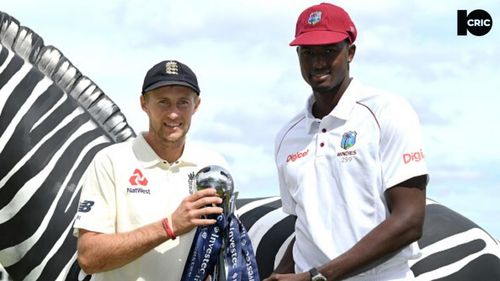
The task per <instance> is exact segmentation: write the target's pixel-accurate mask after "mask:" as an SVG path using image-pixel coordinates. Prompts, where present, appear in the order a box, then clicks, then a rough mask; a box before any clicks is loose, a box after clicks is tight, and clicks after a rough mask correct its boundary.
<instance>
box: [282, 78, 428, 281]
mask: <svg viewBox="0 0 500 281" xmlns="http://www.w3.org/2000/svg"><path fill="white" fill-rule="evenodd" d="M313 103H314V97H313V96H312V95H311V97H310V98H309V100H308V102H307V108H306V110H305V112H303V113H301V114H299V115H297V116H296V117H295V118H293V119H292V120H291V121H290V122H289V123H288V124H287V125H286V126H285V127H284V128H283V129H282V130H281V132H280V133H279V134H278V136H277V138H276V147H275V157H276V158H275V160H276V165H277V168H278V173H279V183H280V192H281V197H282V202H283V210H284V211H285V212H286V213H289V214H292V215H296V216H297V221H296V225H295V235H296V241H295V246H294V249H293V255H294V259H295V262H296V271H297V272H304V271H307V270H309V269H310V268H311V267H313V266H319V265H323V264H325V263H327V262H328V261H330V260H332V259H334V258H335V257H337V256H339V255H340V254H342V253H344V252H346V251H347V250H349V249H350V248H351V247H352V246H353V245H354V244H355V243H357V242H358V241H359V240H360V239H361V238H362V237H364V236H365V235H366V234H367V233H368V232H369V231H371V230H372V229H373V228H375V227H376V226H377V225H379V224H380V223H381V222H382V221H384V220H385V219H386V218H387V217H388V216H389V211H388V208H387V204H386V200H385V197H384V192H385V191H386V190H387V189H388V188H390V187H392V186H394V185H396V184H398V183H401V182H403V181H405V180H407V179H410V178H412V177H415V176H418V175H424V174H427V167H426V164H425V161H424V156H423V155H424V154H423V152H422V151H423V150H422V140H421V132H420V124H419V121H418V117H417V115H416V114H415V112H414V110H413V109H412V108H411V106H410V105H409V104H408V103H407V102H406V101H405V100H404V99H402V98H400V97H398V96H394V95H391V94H387V93H383V92H379V91H376V90H373V89H369V88H365V87H364V86H362V85H360V84H358V83H357V82H356V81H355V80H352V81H351V83H350V85H349V87H348V88H347V90H346V92H345V93H344V95H343V96H342V98H341V99H340V101H339V103H338V105H337V106H336V107H335V108H334V109H333V111H332V112H331V113H330V114H329V115H327V116H325V117H323V118H322V119H317V118H314V117H313V115H312V113H311V109H312V105H313ZM417 254H418V246H417V245H416V244H415V243H414V244H412V245H410V246H408V247H406V248H404V249H403V250H402V251H401V252H400V253H399V254H397V255H396V256H395V257H394V258H392V259H391V260H389V261H387V262H386V263H384V264H382V265H380V266H378V267H377V268H375V269H372V270H370V272H366V273H364V274H370V275H372V274H377V273H378V272H380V271H382V270H384V268H385V269H387V268H389V267H391V266H394V265H395V264H400V263H406V262H407V260H408V259H410V258H412V257H414V256H415V255H417Z"/></svg>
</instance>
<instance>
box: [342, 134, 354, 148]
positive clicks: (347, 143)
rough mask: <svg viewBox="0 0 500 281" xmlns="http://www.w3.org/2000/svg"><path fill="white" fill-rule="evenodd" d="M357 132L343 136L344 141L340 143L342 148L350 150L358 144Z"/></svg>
mask: <svg viewBox="0 0 500 281" xmlns="http://www.w3.org/2000/svg"><path fill="white" fill-rule="evenodd" d="M357 134H358V133H356V131H349V132H345V133H344V134H343V135H342V140H341V141H340V147H342V148H343V149H349V148H351V147H353V146H354V144H355V143H356V135H357Z"/></svg>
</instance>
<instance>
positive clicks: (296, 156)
mask: <svg viewBox="0 0 500 281" xmlns="http://www.w3.org/2000/svg"><path fill="white" fill-rule="evenodd" d="M308 153H309V149H308V150H306V151H301V152H296V153H294V154H290V155H288V157H287V158H286V162H287V163H288V162H290V161H292V162H293V161H295V160H297V159H299V158H302V157H305V156H307V154H308Z"/></svg>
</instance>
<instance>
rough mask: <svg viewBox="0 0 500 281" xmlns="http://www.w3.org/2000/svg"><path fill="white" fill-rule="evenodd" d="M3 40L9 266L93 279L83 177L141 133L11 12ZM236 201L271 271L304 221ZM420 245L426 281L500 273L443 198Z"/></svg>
mask: <svg viewBox="0 0 500 281" xmlns="http://www.w3.org/2000/svg"><path fill="white" fill-rule="evenodd" d="M0 42H1V49H0V163H1V166H0V264H1V265H3V267H4V268H5V269H6V271H7V272H8V273H9V275H10V277H11V278H12V279H13V280H43V281H50V280H68V281H77V280H78V281H81V280H86V281H88V280H92V277H91V276H86V275H85V274H84V273H83V272H82V271H81V270H80V268H79V266H78V263H77V262H76V239H75V238H74V237H73V236H72V234H71V232H72V231H71V228H72V224H73V221H74V217H75V213H76V207H77V203H78V198H79V194H80V188H81V184H80V179H81V176H82V173H83V171H84V170H85V168H86V167H87V165H88V164H89V163H90V161H91V159H92V158H93V156H94V155H95V154H96V152H97V151H99V150H100V149H102V148H104V147H106V146H108V145H110V144H112V143H116V142H121V141H126V140H128V139H130V138H133V137H134V136H135V133H134V131H133V130H132V128H130V127H129V126H128V124H127V122H126V119H125V116H123V114H122V113H121V112H120V110H119V108H118V107H117V106H116V105H115V104H114V103H113V102H112V101H111V100H110V99H109V98H108V97H107V96H106V95H105V94H104V93H103V92H102V91H101V90H100V89H99V88H98V87H97V85H95V84H94V83H93V82H92V81H91V80H90V79H88V78H87V77H85V76H83V75H82V74H81V73H80V72H79V71H78V69H77V68H76V67H74V66H73V65H72V64H71V63H70V61H69V60H68V59H66V58H65V57H64V56H63V55H62V53H61V52H60V51H59V50H57V49H56V48H54V47H52V46H45V45H44V42H43V40H42V38H41V37H40V36H38V35H37V34H36V33H34V32H33V31H31V30H30V29H29V28H26V27H23V26H21V25H20V24H19V22H18V21H17V20H16V19H14V18H12V17H11V16H9V15H7V14H5V13H2V12H0ZM237 206H238V211H237V214H238V215H239V216H240V218H241V220H242V222H243V224H244V225H245V227H246V228H247V230H248V233H249V236H250V238H251V240H252V243H253V247H254V250H255V251H256V256H257V262H258V266H259V271H260V274H261V276H262V277H266V276H268V275H269V274H270V273H271V272H272V270H273V268H274V267H275V266H276V265H277V263H278V261H279V260H280V259H281V257H282V256H283V253H284V251H285V249H286V247H287V246H288V244H289V243H290V241H291V240H292V239H293V230H294V223H295V219H294V218H293V217H291V216H287V215H286V214H284V213H283V212H282V210H281V202H280V200H279V198H277V197H271V198H251V199H239V200H237ZM418 244H419V246H420V247H421V249H422V256H421V257H420V258H419V259H417V260H414V261H412V263H411V268H412V270H413V271H414V272H415V275H416V276H417V280H422V281H423V280H443V281H446V280H450V281H451V280H453V281H463V280H473V279H474V280H486V281H489V280H497V281H498V280H500V246H499V242H498V241H497V240H495V239H493V238H492V237H491V236H490V235H488V233H486V232H485V231H484V230H482V229H481V228H480V227H478V226H477V225H476V224H474V223H473V222H471V221H470V220H468V219H466V218H464V217H463V216H461V215H459V214H458V213H456V212H453V211H452V210H450V209H448V208H446V207H445V206H442V205H440V204H438V203H436V202H434V201H431V200H428V202H427V216H426V221H425V225H424V235H423V237H422V238H421V239H420V240H419V241H418ZM0 273H1V275H0V281H3V280H2V278H4V279H6V278H7V277H6V276H5V274H3V273H2V272H1V271H0Z"/></svg>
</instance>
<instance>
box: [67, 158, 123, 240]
mask: <svg viewBox="0 0 500 281" xmlns="http://www.w3.org/2000/svg"><path fill="white" fill-rule="evenodd" d="M78 229H86V230H89V231H95V232H100V233H114V232H115V230H116V196H115V180H114V173H113V166H112V163H111V160H110V159H109V158H108V157H107V156H106V155H105V154H101V153H98V154H97V155H96V156H95V158H94V159H93V161H92V162H91V164H90V165H89V167H88V168H87V171H86V172H85V175H84V180H83V186H82V192H81V195H80V202H79V205H78V211H77V214H76V219H75V224H74V231H73V234H74V235H75V236H78Z"/></svg>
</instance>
